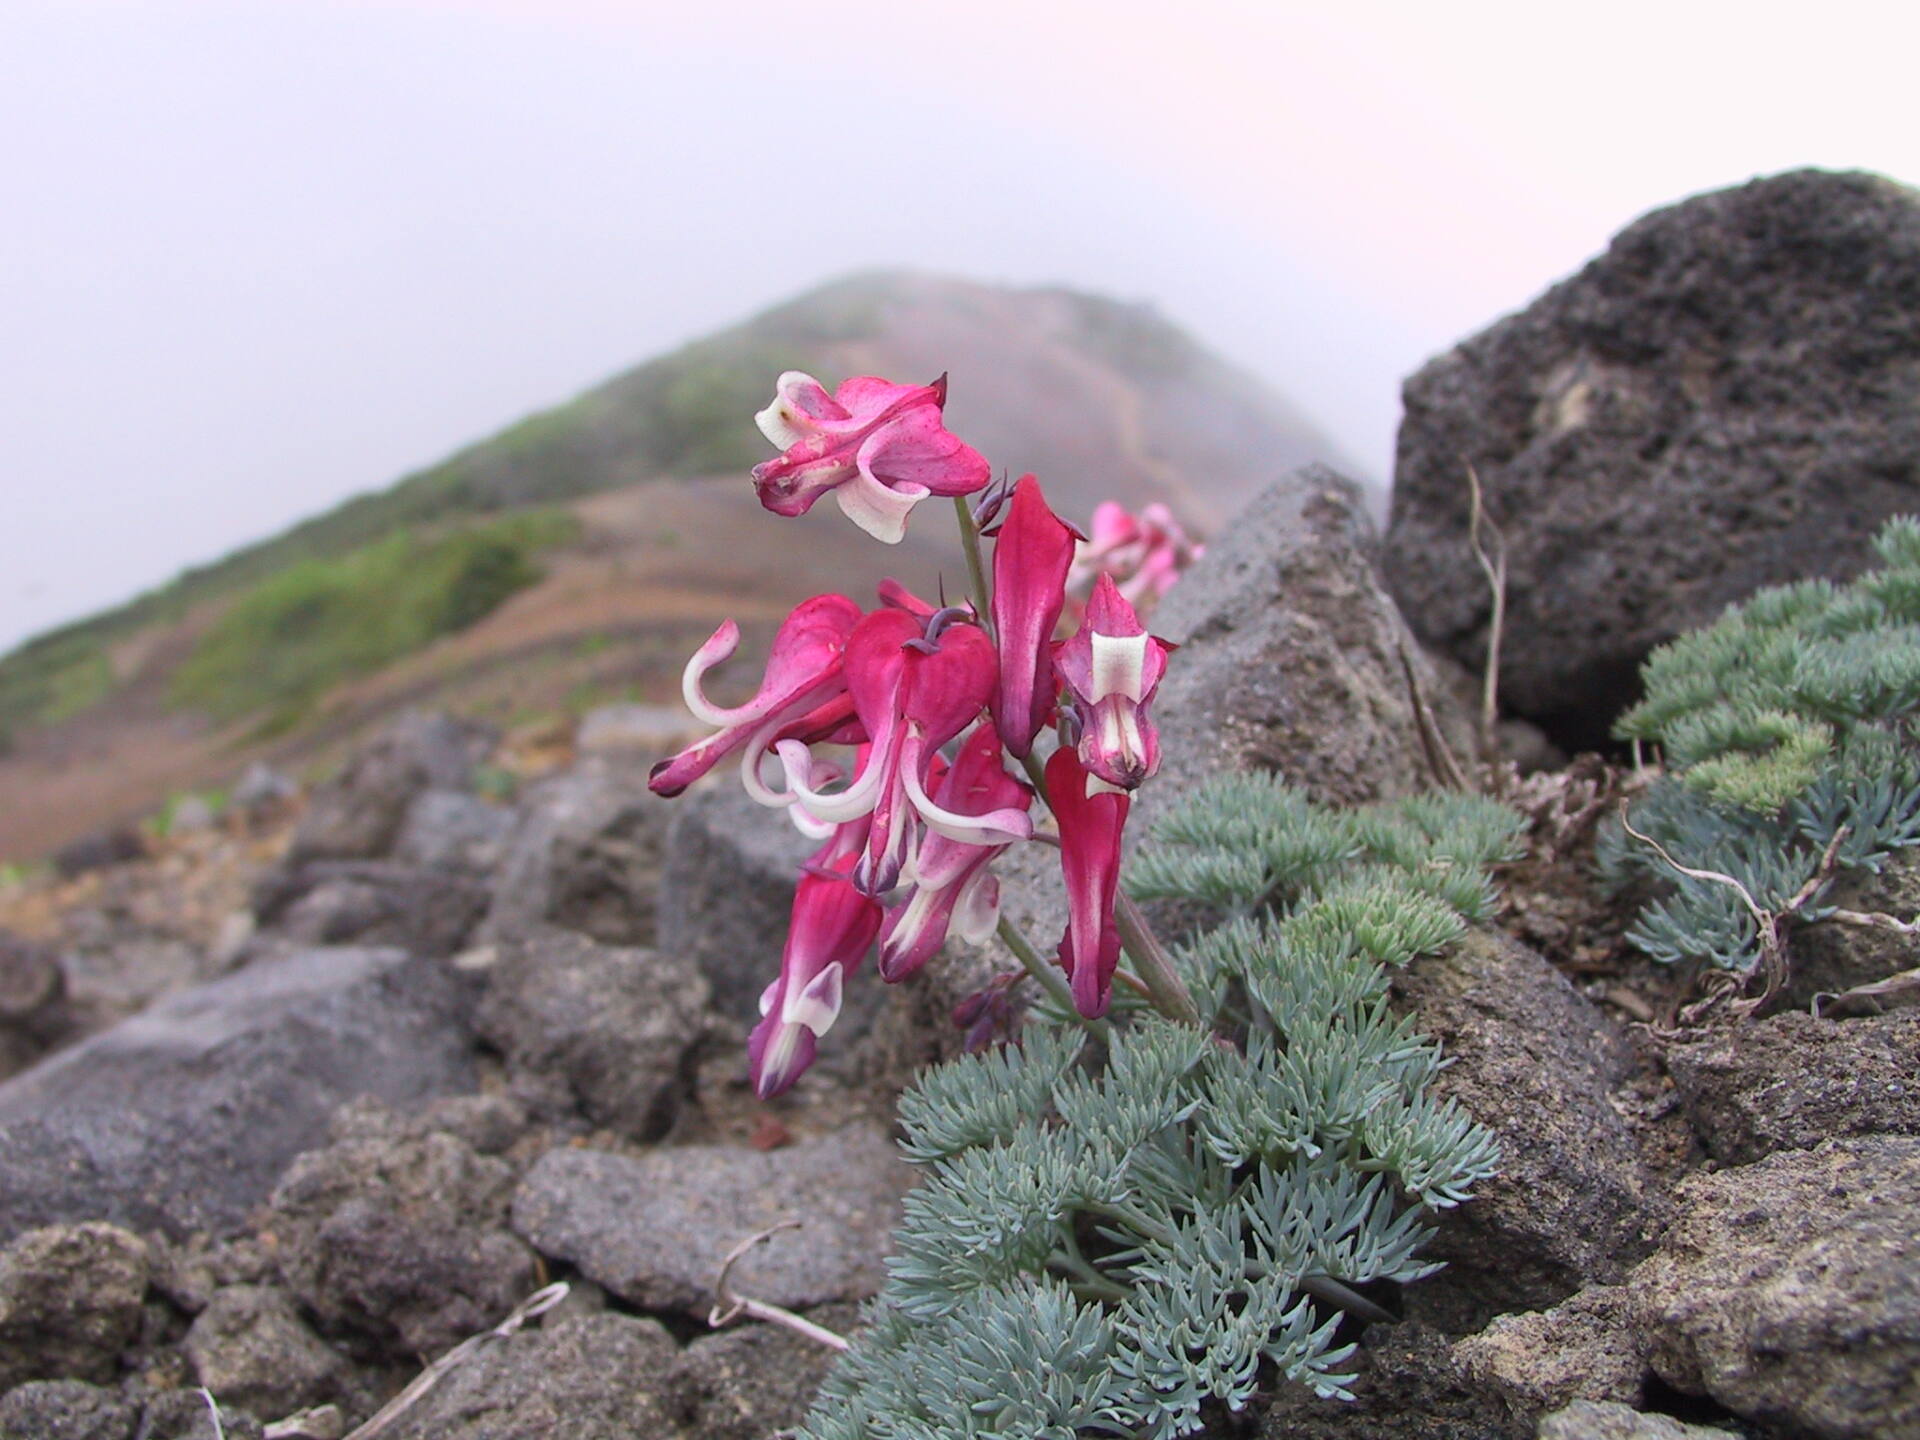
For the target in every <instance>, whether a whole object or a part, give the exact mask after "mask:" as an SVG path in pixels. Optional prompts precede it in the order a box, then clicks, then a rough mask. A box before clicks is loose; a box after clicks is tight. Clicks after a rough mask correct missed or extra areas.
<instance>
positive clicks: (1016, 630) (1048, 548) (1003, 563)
mask: <svg viewBox="0 0 1920 1440" xmlns="http://www.w3.org/2000/svg"><path fill="white" fill-rule="evenodd" d="M1073 547H1074V532H1073V530H1072V528H1071V527H1070V526H1068V525H1067V524H1066V522H1065V521H1063V520H1061V518H1060V517H1059V516H1058V515H1056V514H1054V513H1053V510H1052V508H1051V507H1050V506H1048V504H1047V501H1046V497H1045V496H1044V495H1042V494H1041V493H1040V482H1039V481H1038V480H1036V479H1034V477H1033V476H1031V475H1023V476H1021V477H1020V483H1019V484H1018V485H1017V486H1015V487H1014V491H1013V504H1012V506H1011V507H1010V508H1009V510H1008V511H1007V517H1006V519H1005V520H1004V521H1002V522H1001V524H1000V529H999V532H998V534H997V535H996V537H995V539H994V542H993V602H992V609H993V631H994V640H995V644H996V646H997V648H998V650H999V654H1000V684H999V687H998V688H997V689H996V690H995V691H994V696H993V721H994V724H995V725H997V726H998V727H999V730H1000V739H1001V742H1002V743H1003V744H1005V745H1006V747H1007V749H1008V750H1010V751H1012V752H1013V754H1015V755H1017V756H1020V757H1021V758H1022V759H1024V758H1025V757H1026V755H1027V754H1028V752H1029V751H1030V750H1032V748H1033V737H1034V736H1036V735H1038V734H1039V733H1040V730H1041V727H1043V726H1044V725H1045V724H1046V723H1047V717H1048V715H1050V714H1051V713H1052V712H1053V708H1054V698H1055V695H1056V693H1057V691H1058V689H1059V685H1058V683H1057V682H1056V681H1055V680H1054V678H1053V656H1052V648H1053V627H1054V626H1055V625H1057V624H1059V622H1060V610H1061V607H1062V606H1064V605H1065V604H1066V600H1067V597H1066V589H1065V586H1066V579H1067V571H1068V569H1069V568H1070V567H1071V566H1072V564H1073Z"/></svg>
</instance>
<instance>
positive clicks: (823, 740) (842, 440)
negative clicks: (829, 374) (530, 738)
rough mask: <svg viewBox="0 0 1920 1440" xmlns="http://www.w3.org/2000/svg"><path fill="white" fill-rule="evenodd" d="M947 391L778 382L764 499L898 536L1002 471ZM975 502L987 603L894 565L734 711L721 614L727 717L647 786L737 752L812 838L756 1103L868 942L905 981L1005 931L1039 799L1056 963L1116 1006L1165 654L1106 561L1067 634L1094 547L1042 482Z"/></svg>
mask: <svg viewBox="0 0 1920 1440" xmlns="http://www.w3.org/2000/svg"><path fill="white" fill-rule="evenodd" d="M945 401H946V381H945V378H944V377H942V378H941V379H940V380H939V381H936V382H935V383H934V384H932V385H924V386H908V385H895V384H892V383H891V382H888V381H885V380H881V379H878V378H875V377H871V376H864V377H860V378H857V379H852V380H848V381H847V382H846V383H845V384H843V385H841V386H840V387H839V389H838V390H836V391H834V392H833V394H831V395H829V394H828V393H827V391H826V389H825V387H823V386H822V385H820V384H819V383H818V382H817V381H815V380H814V379H813V378H812V377H811V376H807V375H802V374H799V373H797V372H790V373H788V374H785V375H782V376H781V377H780V380H779V384H778V386H777V389H776V394H775V398H774V403H773V404H772V405H771V406H769V407H768V408H767V409H766V410H764V411H762V412H761V413H760V415H759V416H758V420H759V423H760V428H761V429H762V431H763V432H764V433H765V434H766V435H767V436H768V437H769V438H771V439H772V440H773V442H774V443H775V444H777V445H781V446H783V447H784V451H783V453H782V454H781V455H780V456H778V457H777V458H776V459H773V460H770V461H768V462H766V463H765V464H763V465H760V466H758V467H756V469H755V470H754V484H755V487H756V489H757V491H758V493H759V497H760V501H761V503H762V504H763V505H764V506H765V507H766V508H767V509H769V510H771V511H773V512H774V513H776V514H781V515H799V514H803V513H805V511H806V510H808V509H809V508H810V507H811V506H812V505H813V504H814V503H815V502H816V501H817V500H819V499H820V497H821V496H823V495H825V494H827V493H829V492H831V493H832V494H833V495H834V497H835V498H836V500H837V501H838V502H839V504H840V506H841V508H842V509H843V510H844V511H845V512H846V513H847V515H848V516H850V517H851V518H852V519H853V520H854V521H855V523H856V524H858V525H859V526H860V527H861V528H862V529H864V530H866V531H868V532H869V533H870V534H872V535H874V536H875V537H877V538H879V539H881V540H884V541H888V542H890V543H891V542H897V541H899V540H900V539H901V538H902V536H903V535H904V534H905V526H906V519H907V516H908V514H909V513H910V512H911V510H912V508H913V506H914V505H916V504H918V503H919V502H920V501H921V500H923V499H926V498H927V497H928V496H931V495H949V496H966V495H973V494H976V493H978V492H980V491H982V490H985V489H986V488H987V485H988V479H989V474H988V468H987V464H986V461H985V460H983V459H982V458H981V456H980V454H979V452H977V451H975V450H974V449H972V448H971V447H970V446H968V445H965V444H964V443H962V442H961V441H960V440H959V439H958V438H956V437H955V436H954V435H953V434H952V433H951V432H949V431H948V430H947V429H946V426H945V422H944V419H943V417H942V407H943V406H944V404H945ZM980 510H981V514H982V516H983V517H984V518H987V519H989V520H990V521H992V522H995V523H993V524H992V525H990V526H989V533H991V534H992V535H993V537H994V546H993V562H992V576H993V583H992V594H991V598H990V599H987V600H986V601H985V604H984V607H980V608H976V607H975V606H953V605H943V606H937V607H936V606H934V605H931V604H928V603H927V602H926V601H924V600H922V599H920V598H919V597H918V596H916V595H914V594H913V593H912V592H911V591H909V590H908V589H906V587H904V586H902V585H899V584H898V583H896V582H893V581H888V582H885V583H884V584H883V585H882V586H881V588H880V594H879V596H878V603H877V604H876V605H875V607H874V608H873V609H871V610H863V608H862V607H861V606H860V605H859V604H857V603H856V602H855V601H853V600H851V599H849V598H848V597H846V596H844V595H817V596H814V597H813V598H812V599H810V600H807V601H804V602H803V603H801V604H800V605H799V606H797V607H796V608H795V609H794V611H793V612H792V614H790V615H789V616H788V617H787V619H786V621H785V622H784V623H783V624H782V625H781V627H780V630H779V633H778V634H777V635H776V637H775V639H774V643H773V650H772V654H771V656H770V658H769V660H768V662H767V668H766V672H765V674H764V676H763V677H762V679H761V683H760V687H759V689H758V691H757V692H756V693H755V695H754V696H753V698H752V699H751V700H749V701H747V702H746V703H745V704H742V705H737V706H732V707H726V706H720V705H717V704H715V703H713V702H712V701H711V700H709V699H708V697H707V695H706V693H705V690H704V688H703V681H704V678H705V676H706V674H707V672H708V671H710V670H712V669H713V668H715V667H716V666H718V665H720V664H722V663H723V662H724V661H726V660H727V659H729V658H730V657H731V656H732V655H733V653H734V651H735V650H736V649H737V648H738V646H739V642H740V632H739V628H738V627H737V626H736V625H735V624H734V623H733V622H732V621H727V622H726V623H725V624H723V625H721V626H720V628H719V629H718V630H716V631H714V633H713V635H712V637H711V638H710V639H709V640H708V641H707V643H706V644H704V645H702V646H701V647H700V649H699V650H698V651H696V652H695V653H694V656H693V658H692V660H691V661H689V662H688V665H687V668H686V673H685V676H684V680H683V691H684V694H685V697H686V702H687V705H688V707H689V708H690V709H691V710H692V711H693V713H694V714H695V715H696V716H697V717H699V718H700V719H702V720H704V721H706V722H707V723H709V724H711V725H714V726H715V727H717V729H716V733H714V734H713V735H711V736H709V737H708V738H706V739H705V740H702V741H700V742H698V743H697V744H695V745H692V746H690V747H689V748H688V749H686V750H683V751H682V752H681V753H679V754H678V755H675V756H672V757H671V758H669V759H667V760H664V761H662V762H661V763H660V764H659V765H657V766H655V767H654V770H653V774H652V777H651V779H650V782H649V783H650V784H651V786H652V788H653V789H654V791H655V792H656V793H658V794H661V795H677V794H679V793H680V792H681V791H682V790H684V789H685V788H686V787H687V786H688V785H689V784H691V783H692V782H693V781H694V780H696V779H698V778H699V777H700V776H702V775H704V774H706V773H707V772H708V771H710V770H712V769H713V768H714V767H715V766H716V765H718V764H720V763H721V762H722V761H723V760H729V759H732V758H735V757H737V758H738V761H739V765H740V778H741V781H742V783H743V784H744V785H745V787H746V789H747V792H748V793H749V794H750V795H752V796H753V797H754V798H755V799H756V800H758V801H760V803H762V804H764V805H767V806H770V807H774V808H783V809H785V810H786V811H787V813H788V815H789V816H790V817H791V818H792V820H793V822H794V824H795V825H796V826H798V827H799V828H800V830H801V831H802V832H804V833H805V834H807V835H809V836H810V837H813V838H815V839H817V840H818V841H819V842H820V846H819V848H818V849H817V850H816V851H815V852H814V853H813V854H812V855H811V856H810V857H809V859H808V860H807V862H806V864H805V866H804V867H803V873H802V875H801V877H800V880H799V883H798V885H797V886H796V889H795V893H794V902H793V916H792V923H791V926H790V929H789V931H788V936H787V944H786V950H785V953H784V955H783V957H782V959H781V966H780V974H779V977H778V978H777V979H776V980H775V981H774V982H773V984H771V985H770V986H768V987H767V990H766V993H765V994H764V995H762V997H761V1001H760V1010H761V1021H760V1024H759V1025H758V1026H757V1027H756V1028H755V1029H754V1032H753V1036H752V1040H751V1042H750V1062H751V1069H752V1075H753V1082H754V1087H755V1090H756V1091H757V1093H758V1094H759V1095H760V1096H761V1097H762V1098H766V1097H770V1096H773V1095H777V1094H779V1093H780V1092H781V1091H783V1090H785V1089H786V1088H787V1087H788V1086H790V1085H792V1084H793V1082H794V1081H795V1080H796V1079H797V1078H798V1077H799V1075H800V1073H801V1072H802V1071H803V1070H805V1069H806V1067H807V1066H808V1064H810V1063H811V1061H812V1059H813V1056H814V1052H815V1047H816V1045H817V1043H818V1040H819V1038H820V1037H821V1036H822V1035H824V1034H826V1032H827V1030H828V1028H829V1027H831V1026H832V1024H833V1023H834V1020H835V1019H836V1018H837V1017H838V1015H839V1013H840V1008H841V999H842V993H843V988H844V986H845V984H846V981H847V978H848V976H849V975H850V974H851V973H852V972H853V971H854V970H855V969H856V968H857V967H858V966H859V964H860V962H861V961H862V960H863V959H864V958H865V956H866V954H867V951H868V950H869V949H871V948H873V946H874V944H875V942H876V941H877V942H878V948H879V970H880V975H881V978H882V979H883V980H886V981H888V982H894V981H898V980H902V979H905V978H906V977H907V976H909V975H911V974H913V973H914V972H915V971H916V970H918V969H919V968H920V967H921V966H922V965H924V964H925V963H926V962H927V960H928V959H929V958H930V957H931V956H932V955H933V954H934V953H935V952H936V951H937V950H938V949H939V948H940V945H941V944H942V942H943V941H944V940H945V939H946V938H947V936H948V935H949V934H954V935H959V936H961V937H962V938H965V939H968V940H972V941H979V940H983V939H984V938H986V936H988V935H990V934H991V933H993V931H994V929H995V926H996V923H997V920H998V914H999V889H998V885H997V883H996V881H995V880H994V878H993V875H992V873H991V869H990V867H991V865H992V862H993V859H994V857H995V856H996V855H998V854H999V853H1000V852H1001V851H1002V850H1004V849H1005V848H1006V847H1007V846H1009V845H1013V844H1016V843H1018V842H1020V841H1024V840H1028V839H1031V838H1032V837H1033V835H1034V832H1035V813H1036V807H1035V801H1036V799H1038V800H1041V801H1042V802H1043V803H1044V804H1045V806H1046V807H1048V808H1050V809H1051V811H1052V814H1053V815H1054V817H1055V820H1056V822H1057V827H1058V832H1059V833H1058V838H1059V844H1060V853H1061V866H1062V870H1063V873H1064V875H1065V878H1066V882H1067V888H1068V893H1069V897H1070V898H1069V914H1068V918H1067V923H1066V927H1065V933H1064V935H1063V936H1062V938H1061V940H1060V943H1059V949H1058V957H1059V963H1060V965H1061V967H1062V968H1063V969H1064V970H1065V972H1066V978H1067V982H1068V985H1069V987H1070V990H1071V994H1072V997H1073V1003H1074V1005H1075V1006H1076V1008H1078V1009H1079V1011H1080V1012H1081V1013H1082V1014H1083V1015H1086V1016H1089V1017H1094V1016H1099V1015H1102V1014H1104V1013H1105V1011H1106V1008H1107V1002H1108V998H1109V993H1110V991H1111V987H1112V984H1113V976H1114V972H1115V969H1116V967H1117V965H1118V961H1119V953H1120V938H1119V933H1118V930H1117V929H1116V926H1115V921H1114V904H1115V897H1116V888H1117V885H1118V880H1119V863H1120V837H1121V830H1122V827H1123V826H1124V825H1125V823H1126V817H1127V810H1128V807H1129V804H1130V798H1131V792H1132V791H1133V790H1134V788H1135V787H1137V786H1138V785H1139V784H1140V783H1141V782H1142V781H1143V780H1145V779H1146V778H1147V777H1148V776H1150V775H1152V774H1153V773H1154V771H1155V770H1156V769H1157V768H1158V766H1159V761H1160V751H1159V740H1158V737H1157V735H1156V733H1155V730H1154V727H1153V724H1152V721H1151V719H1150V718H1149V715H1148V709H1149V706H1150V704H1151V702H1152V700H1153V696H1154V691H1155V689H1156V687H1157V686H1158V685H1159V683H1160V678H1161V676H1162V675H1163V674H1164V673H1165V671H1166V657H1167V654H1168V652H1169V650H1170V648H1171V647H1169V646H1168V645H1166V644H1165V643H1163V642H1162V641H1160V640H1158V639H1156V638H1155V637H1153V636H1151V635H1149V634H1148V633H1147V632H1146V627H1145V626H1144V625H1142V624H1141V623H1140V620H1139V617H1138V615H1137V614H1136V613H1135V610H1134V607H1133V605H1132V604H1131V603H1130V602H1129V600H1128V598H1127V596H1126V595H1125V594H1124V593H1123V590H1122V588H1121V587H1120V586H1118V585H1116V584H1115V582H1114V580H1113V577H1112V576H1111V575H1110V574H1104V573H1103V574H1101V575H1100V576H1099V577H1098V579H1097V580H1096V581H1095V584H1094V588H1093V593H1092V597H1091V599H1090V600H1089V601H1088V602H1087V604H1086V607H1085V614H1084V617H1083V618H1082V620H1081V623H1080V625H1079V628H1078V629H1077V631H1076V632H1075V633H1074V634H1073V635H1072V636H1071V638H1069V639H1066V640H1056V639H1055V638H1054V632H1055V629H1056V627H1057V626H1058V624H1059V622H1060V617H1061V614H1062V612H1063V610H1064V609H1065V608H1066V605H1067V590H1066V586H1067V579H1068V575H1069V572H1070V570H1071V568H1072V566H1073V564H1074V558H1075V551H1076V545H1077V544H1079V543H1084V542H1082V541H1081V540H1080V537H1079V536H1078V534H1077V532H1076V531H1075V530H1074V529H1073V528H1072V527H1071V526H1069V525H1067V524H1066V523H1065V522H1064V521H1062V520H1061V519H1060V518H1059V516H1057V515H1055V514H1054V513H1053V510H1052V509H1051V507H1050V506H1049V505H1048V504H1047V501H1046V498H1045V496H1044V495H1043V494H1042V493H1041V489H1040V484H1039V482H1038V481H1037V480H1036V479H1035V478H1034V477H1033V476H1031V475H1027V476H1023V477H1022V478H1021V479H1020V481H1019V482H1018V483H1017V484H1016V485H1014V486H1013V487H1012V489H1011V491H1010V492H1008V491H1005V490H1004V489H1001V490H998V491H997V492H996V493H995V494H993V495H991V496H989V497H984V503H983V504H982V505H981V507H980ZM982 608H983V609H984V613H982ZM1052 724H1057V725H1058V727H1059V731H1060V735H1061V740H1062V743H1061V745H1060V748H1059V749H1058V750H1057V751H1056V753H1055V754H1054V755H1053V756H1052V758H1051V759H1049V760H1048V761H1047V762H1046V764H1045V767H1044V770H1042V769H1041V767H1040V766H1039V764H1038V760H1037V757H1035V756H1034V753H1033V752H1034V745H1035V742H1036V740H1037V738H1038V737H1039V735H1040V734H1041V732H1042V731H1043V730H1045V729H1046V728H1047V727H1048V726H1049V725H1052ZM848 751H851V756H850V758H849V757H848V753H847V752H848ZM1021 767H1024V770H1025V773H1026V774H1027V775H1028V776H1029V777H1030V778H1032V779H1033V780H1034V781H1035V782H1037V783H1039V784H1043V790H1040V791H1037V790H1036V786H1035V785H1030V784H1028V783H1027V782H1026V781H1023V780H1022V779H1020V778H1019V776H1018V775H1017V774H1016V773H1015V770H1016V769H1019V768H1021ZM770 773H771V774H773V776H774V778H773V779H772V780H771V781H770V780H769V774H770Z"/></svg>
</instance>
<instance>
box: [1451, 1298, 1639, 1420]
mask: <svg viewBox="0 0 1920 1440" xmlns="http://www.w3.org/2000/svg"><path fill="white" fill-rule="evenodd" d="M1631 1321H1632V1305H1631V1303H1630V1297H1629V1296H1628V1294H1627V1291H1626V1290H1625V1289H1624V1288H1623V1287H1621V1286H1617V1285H1596V1286H1594V1287H1592V1288H1591V1289H1587V1290H1582V1291H1581V1292H1580V1293H1579V1294H1578V1295H1575V1296H1574V1297H1573V1298H1572V1299H1570V1300H1567V1301H1565V1302H1564V1303H1562V1304H1559V1305H1556V1306H1554V1307H1553V1309H1551V1310H1546V1311H1537V1312H1536V1311H1526V1312H1522V1313H1520V1314H1516V1315H1502V1316H1500V1317H1499V1318H1498V1319H1496V1320H1495V1321H1494V1322H1493V1323H1492V1324H1491V1325H1489V1326H1487V1328H1486V1329H1485V1330H1483V1331H1481V1332H1480V1333H1479V1334H1478V1335H1472V1336H1469V1337H1468V1338H1467V1339H1465V1340H1461V1341H1459V1342H1458V1343H1456V1344H1455V1345H1454V1347H1453V1355H1454V1359H1456V1360H1457V1361H1459V1362H1460V1367H1461V1369H1462V1370H1463V1371H1465V1372H1466V1373H1467V1374H1468V1375H1470V1376H1471V1377H1472V1378H1473V1379H1474V1380H1476V1381H1478V1382H1479V1383H1481V1384H1483V1385H1487V1386H1489V1387H1491V1388H1494V1389H1497V1390H1500V1391H1501V1392H1503V1393H1504V1394H1506V1395H1507V1396H1508V1397H1509V1399H1510V1402H1511V1403H1512V1404H1513V1406H1514V1407H1515V1409H1516V1410H1522V1411H1531V1412H1536V1413H1537V1412H1539V1411H1542V1410H1551V1409H1554V1408H1555V1407H1557V1406H1561V1405H1565V1404H1567V1403H1568V1402H1569V1401H1572V1400H1575V1399H1583V1400H1618V1401H1623V1402H1627V1403H1631V1402H1634V1401H1637V1400H1638V1399H1639V1398H1640V1388H1641V1382H1642V1381H1643V1380H1644V1379H1645V1377H1646V1373H1647V1360H1646V1356H1645V1354H1644V1353H1642V1350H1641V1348H1640V1345H1639V1343H1638V1341H1637V1339H1636V1337H1635V1336H1634V1333H1633V1329H1632V1323H1631Z"/></svg>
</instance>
